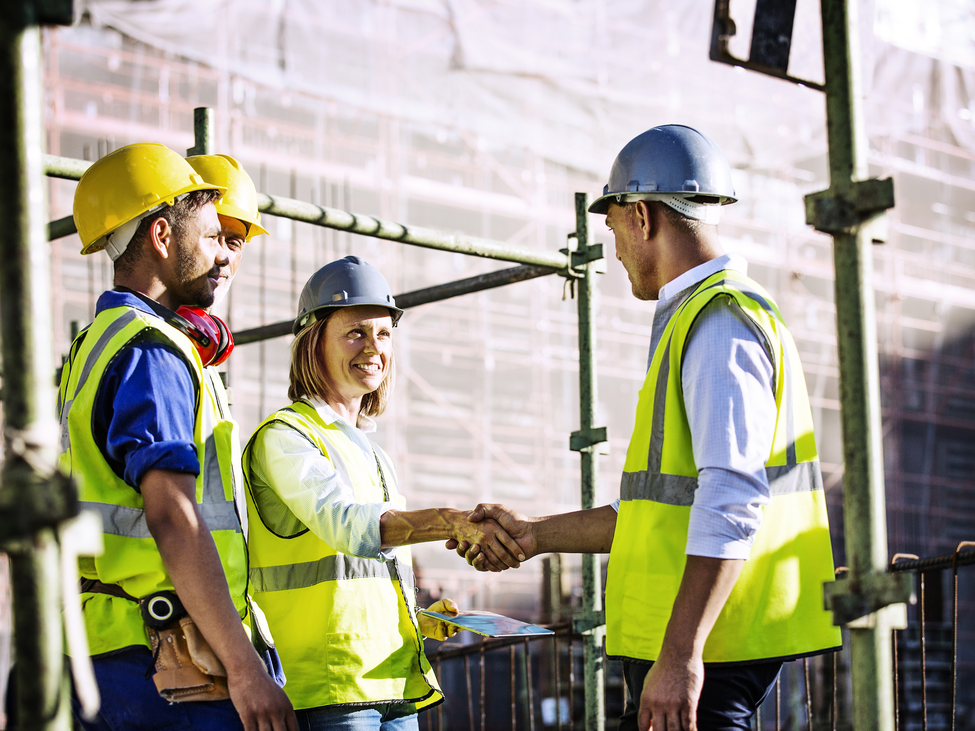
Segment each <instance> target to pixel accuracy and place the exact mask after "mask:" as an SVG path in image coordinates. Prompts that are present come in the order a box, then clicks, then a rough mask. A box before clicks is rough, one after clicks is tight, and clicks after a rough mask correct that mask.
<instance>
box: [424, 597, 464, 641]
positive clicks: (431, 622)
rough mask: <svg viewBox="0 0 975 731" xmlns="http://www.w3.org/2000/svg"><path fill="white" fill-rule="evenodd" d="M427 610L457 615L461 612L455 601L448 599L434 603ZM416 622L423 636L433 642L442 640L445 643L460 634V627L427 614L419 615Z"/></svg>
mask: <svg viewBox="0 0 975 731" xmlns="http://www.w3.org/2000/svg"><path fill="white" fill-rule="evenodd" d="M427 609H428V610H429V611H431V612H439V613H440V614H457V612H458V611H460V608H459V607H458V606H457V604H456V602H454V600H453V599H446V598H444V599H441V600H440V601H438V602H434V603H433V604H431V605H430V606H429V607H427ZM416 621H417V624H419V625H420V632H421V633H422V634H423V636H424V637H429V638H430V639H431V640H440V641H441V642H443V641H444V640H445V639H447V638H448V637H453V636H454V635H455V634H457V633H458V632H460V627H458V626H457V625H456V624H447V623H446V622H442V621H441V620H439V619H435V618H434V617H430V616H428V615H426V614H422V613H420V614H417V615H416Z"/></svg>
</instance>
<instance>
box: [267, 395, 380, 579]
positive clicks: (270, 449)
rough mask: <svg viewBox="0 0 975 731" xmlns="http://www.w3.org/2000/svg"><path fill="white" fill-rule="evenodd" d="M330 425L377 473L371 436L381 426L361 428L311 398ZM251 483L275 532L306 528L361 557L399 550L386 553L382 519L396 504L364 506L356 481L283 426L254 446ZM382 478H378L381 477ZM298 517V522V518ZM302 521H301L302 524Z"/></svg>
mask: <svg viewBox="0 0 975 731" xmlns="http://www.w3.org/2000/svg"><path fill="white" fill-rule="evenodd" d="M306 400H307V401H308V403H309V404H311V405H312V406H314V407H315V409H316V410H317V411H318V413H319V415H320V416H321V417H322V419H324V421H325V423H326V424H337V425H338V427H339V429H341V430H342V433H343V434H345V435H346V436H347V437H348V438H349V439H350V440H351V441H352V443H353V444H355V445H356V446H357V447H358V448H359V449H361V450H362V451H363V453H364V454H365V456H366V458H367V459H366V461H367V464H370V465H372V469H373V472H374V474H376V470H377V467H376V457H375V453H374V452H373V446H372V442H370V441H369V437H367V436H366V434H367V433H371V432H374V431H375V430H376V423H375V422H374V421H373V420H372V419H370V418H369V417H367V416H360V417H359V422H360V424H361V425H362V426H361V428H358V427H355V426H353V425H352V424H350V423H349V422H348V421H346V420H345V419H343V418H342V417H340V416H339V415H338V414H336V413H335V411H333V410H332V408H331V407H330V406H329V405H328V404H326V403H324V402H322V401H317V400H313V399H306ZM251 450H252V454H251V460H250V467H251V473H250V483H251V488H252V490H253V491H254V499H255V501H256V502H257V503H258V506H259V507H260V510H261V516H262V517H263V518H264V520H265V522H266V523H267V524H268V527H270V528H271V529H272V530H274V532H275V533H277V534H279V535H285V536H289V535H294V534H296V533H298V532H299V531H301V530H303V529H304V528H305V527H307V528H308V530H310V531H311V532H312V533H314V534H315V535H316V536H318V537H319V538H320V539H321V540H323V541H325V542H326V543H327V544H328V545H330V546H331V547H332V548H334V549H335V550H336V551H339V552H340V553H344V554H347V555H350V556H359V557H361V558H375V559H379V560H381V561H382V560H386V559H391V558H393V556H394V555H395V553H396V549H395V548H391V549H387V550H385V551H384V550H382V549H381V539H380V530H379V519H380V517H381V516H382V515H383V513H385V512H386V511H388V510H391V509H394V508H396V507H397V506H396V505H395V504H393V503H391V502H379V503H360V502H358V501H357V500H356V498H355V494H354V492H353V490H352V484H351V479H350V477H349V475H348V474H346V473H345V471H344V470H342V471H340V470H337V469H336V468H335V465H334V464H332V462H331V461H329V460H328V459H326V458H325V456H324V455H322V453H321V452H320V451H319V450H318V447H316V446H315V445H314V444H312V443H311V442H310V441H309V440H308V439H307V438H306V437H304V436H303V435H302V434H300V433H299V432H297V431H295V430H294V429H292V428H291V427H289V426H285V425H284V424H280V423H274V424H271V425H269V426H267V427H265V428H264V429H262V430H261V432H260V434H258V436H257V438H256V439H255V440H254V444H253V446H252V447H251ZM377 477H378V474H377ZM296 519H297V520H296ZM299 521H300V523H299Z"/></svg>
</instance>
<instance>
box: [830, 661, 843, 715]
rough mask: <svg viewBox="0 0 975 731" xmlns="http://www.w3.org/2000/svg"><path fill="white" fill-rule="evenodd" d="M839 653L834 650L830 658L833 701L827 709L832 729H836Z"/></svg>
mask: <svg viewBox="0 0 975 731" xmlns="http://www.w3.org/2000/svg"><path fill="white" fill-rule="evenodd" d="M839 654H840V653H838V652H834V653H833V658H832V659H833V702H832V703H830V706H829V710H830V728H831V729H832V730H833V731H836V716H837V715H838V714H837V708H836V704H837V703H839V700H837V698H836V691H837V687H836V675H837V672H838V670H839V657H838V656H839Z"/></svg>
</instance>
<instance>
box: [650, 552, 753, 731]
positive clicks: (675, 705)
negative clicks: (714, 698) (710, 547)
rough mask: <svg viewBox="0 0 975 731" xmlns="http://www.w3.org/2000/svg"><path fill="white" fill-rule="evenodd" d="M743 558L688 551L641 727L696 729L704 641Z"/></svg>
mask: <svg viewBox="0 0 975 731" xmlns="http://www.w3.org/2000/svg"><path fill="white" fill-rule="evenodd" d="M744 564H745V561H744V559H720V558H709V557H706V556H688V557H687V563H686V564H685V566H684V576H683V577H682V578H681V582H680V589H679V590H678V591H677V598H676V599H675V600H674V608H673V611H672V612H671V613H670V621H669V622H667V631H666V632H665V633H664V639H663V644H662V646H661V648H660V655H659V656H658V657H657V661H656V662H655V663H654V664H653V667H651V668H650V672H648V673H647V677H646V679H645V680H644V681H643V693H642V694H641V695H640V714H639V716H638V717H637V727H638V728H639V729H640V731H646V729H648V728H651V727H652V728H654V729H656V730H657V731H697V704H698V701H699V700H700V698H701V688H702V687H703V686H704V661H703V656H704V645H705V643H706V642H707V639H708V635H710V634H711V628H712V627H714V623H715V621H717V619H718V615H719V614H720V613H721V609H722V607H724V604H725V602H726V601H727V600H728V595H729V594H730V593H731V590H732V588H734V585H735V582H736V581H737V580H738V576H739V575H740V574H741V570H742V567H743V566H744Z"/></svg>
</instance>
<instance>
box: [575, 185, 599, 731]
mask: <svg viewBox="0 0 975 731" xmlns="http://www.w3.org/2000/svg"><path fill="white" fill-rule="evenodd" d="M575 203H576V233H575V239H576V250H577V251H586V250H587V249H588V247H589V226H588V210H587V209H588V208H589V201H588V196H587V195H586V194H585V193H576V196H575ZM595 266H596V265H595V263H594V262H589V263H587V264H586V265H585V266H584V267H583V268H581V269H578V270H577V271H580V272H581V273H582V274H583V276H582V278H580V279H576V280H575V286H576V302H577V307H578V315H579V432H578V434H581V435H584V439H585V441H586V443H585V444H584V445H579V446H580V447H581V448H580V449H579V456H580V457H581V463H580V471H581V492H582V509H583V510H588V509H590V508H593V507H595V504H596V480H597V469H598V462H597V453H598V450H597V444H596V440H595V439H592V438H591V437H590V436H588V435H591V434H592V432H593V422H594V420H595V415H596V359H595V353H596V327H595V318H594V317H593V290H594V279H595ZM602 612H603V581H602V564H601V563H600V562H599V557H598V556H594V555H593V554H590V553H586V554H583V556H582V617H581V619H582V621H583V622H585V623H586V625H588V629H587V631H586V632H585V634H584V635H583V662H584V666H585V679H584V682H585V698H586V731H602V730H603V728H604V727H605V724H606V701H605V691H604V675H605V669H604V665H603V640H604V638H605V636H606V626H605V623H604V621H603V619H602Z"/></svg>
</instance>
